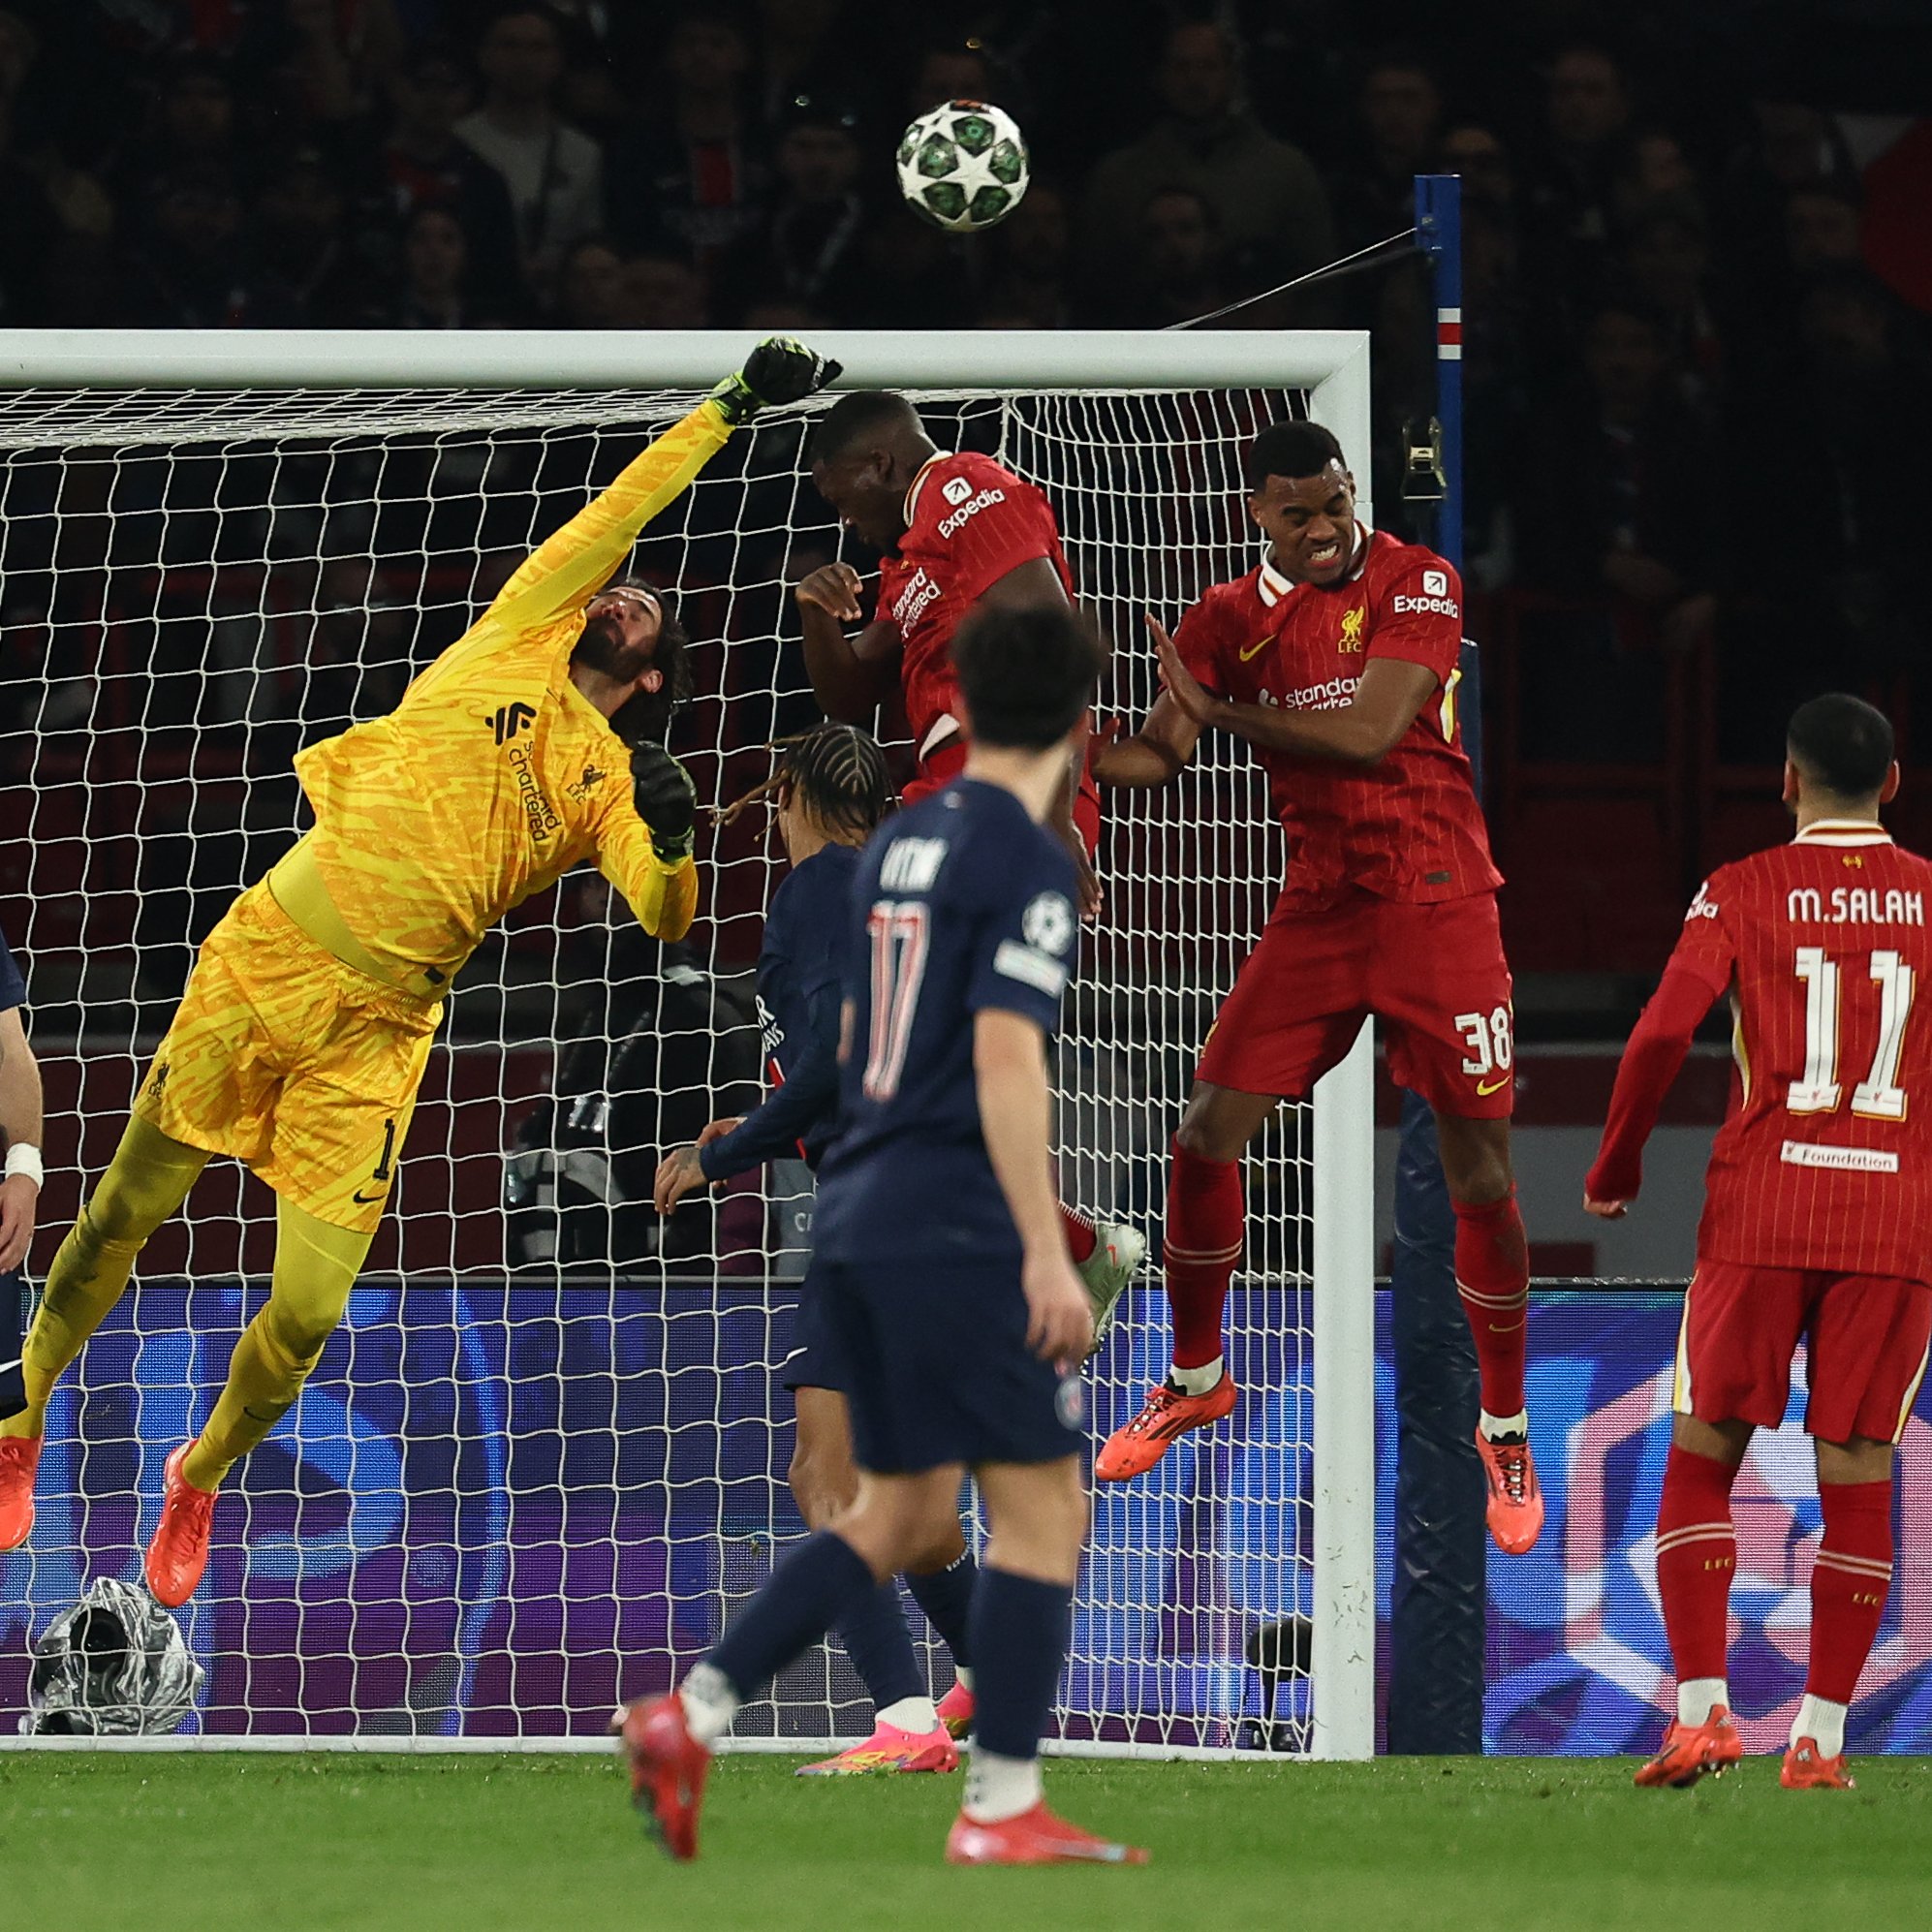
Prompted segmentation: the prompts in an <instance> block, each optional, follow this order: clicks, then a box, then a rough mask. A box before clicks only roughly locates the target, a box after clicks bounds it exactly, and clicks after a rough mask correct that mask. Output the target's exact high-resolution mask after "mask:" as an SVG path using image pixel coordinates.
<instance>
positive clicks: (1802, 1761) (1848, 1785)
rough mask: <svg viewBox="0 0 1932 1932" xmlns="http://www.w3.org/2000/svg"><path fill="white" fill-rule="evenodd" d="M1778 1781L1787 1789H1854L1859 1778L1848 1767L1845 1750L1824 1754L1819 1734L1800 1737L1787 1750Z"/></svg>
mask: <svg viewBox="0 0 1932 1932" xmlns="http://www.w3.org/2000/svg"><path fill="white" fill-rule="evenodd" d="M1778 1782H1779V1784H1781V1785H1783V1786H1784V1788H1785V1789H1786V1791H1788V1792H1855V1791H1856V1790H1857V1789H1858V1781H1857V1779H1856V1778H1854V1776H1853V1775H1852V1774H1851V1772H1850V1771H1848V1770H1847V1769H1846V1768H1845V1754H1844V1752H1842V1751H1841V1752H1840V1753H1839V1754H1838V1756H1837V1757H1835V1758H1826V1757H1824V1756H1823V1755H1822V1754H1821V1753H1820V1751H1819V1748H1818V1741H1817V1739H1816V1738H1811V1737H1800V1738H1799V1739H1798V1741H1797V1742H1796V1743H1795V1744H1793V1745H1792V1747H1791V1749H1790V1750H1789V1751H1787V1752H1786V1753H1785V1768H1784V1769H1783V1770H1782V1771H1780V1772H1779V1773H1778Z"/></svg>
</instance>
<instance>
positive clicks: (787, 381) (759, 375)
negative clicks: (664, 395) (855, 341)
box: [711, 335, 844, 424]
mask: <svg viewBox="0 0 1932 1932" xmlns="http://www.w3.org/2000/svg"><path fill="white" fill-rule="evenodd" d="M843 367H844V365H843V364H842V363H839V362H834V361H832V360H831V359H830V358H827V357H825V356H821V355H820V354H819V353H818V351H817V350H815V349H808V348H806V347H805V345H804V344H803V343H802V342H800V341H798V340H797V339H796V337H795V336H791V335H772V336H767V337H766V338H765V340H764V341H763V342H761V343H760V344H759V345H758V347H757V348H756V349H754V350H753V351H752V352H751V354H750V355H749V356H747V357H746V358H745V365H744V367H743V368H742V369H740V370H739V371H738V372H737V374H736V375H734V376H727V377H726V378H725V380H724V381H723V382H722V383H720V384H719V385H718V387H717V388H716V389H715V390H712V391H711V400H712V401H713V402H715V403H716V404H717V405H718V407H719V409H721V410H722V411H723V412H724V416H725V421H727V422H730V423H732V424H737V423H741V422H749V421H751V419H752V418H753V417H754V416H756V415H757V414H758V412H759V411H760V410H761V409H770V408H772V407H774V406H775V405H777V404H781V403H788V402H803V401H804V399H805V398H806V397H807V396H808V395H816V394H817V393H818V392H819V390H822V389H824V388H825V386H826V384H827V383H830V382H835V381H836V380H837V379H838V377H839V375H840V373H841V372H842V370H843Z"/></svg>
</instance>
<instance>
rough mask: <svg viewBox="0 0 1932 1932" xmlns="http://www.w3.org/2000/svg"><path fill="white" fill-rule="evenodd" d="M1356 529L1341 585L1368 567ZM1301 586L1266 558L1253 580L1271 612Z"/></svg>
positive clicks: (1363, 523) (1360, 521) (1362, 524)
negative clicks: (1353, 549)
mask: <svg viewBox="0 0 1932 1932" xmlns="http://www.w3.org/2000/svg"><path fill="white" fill-rule="evenodd" d="M933 460H934V461H935V462H937V461H938V460H939V459H938V458H937V457H934V459H933ZM920 474H921V475H923V474H924V472H923V471H921V472H920ZM913 487H914V488H915V489H917V488H918V487H919V483H918V481H917V479H915V481H914V483H913ZM906 500H907V502H908V504H910V503H911V501H912V499H911V498H910V497H908V498H907V499H906ZM909 520H910V519H909ZM1356 529H1357V530H1359V531H1360V532H1361V542H1360V543H1359V544H1358V545H1356V560H1355V562H1354V563H1353V564H1352V565H1350V567H1349V574H1348V576H1345V577H1343V578H1342V582H1343V583H1353V582H1355V580H1356V577H1358V576H1361V574H1362V572H1363V571H1364V570H1365V569H1366V568H1367V566H1368V546H1369V545H1371V544H1372V543H1374V542H1375V532H1374V531H1373V530H1372V529H1371V528H1370V527H1369V522H1368V518H1367V517H1365V516H1357V517H1356ZM1300 588H1301V586H1300V585H1299V584H1298V583H1296V582H1295V581H1294V579H1293V577H1287V576H1282V574H1281V573H1280V571H1278V570H1276V569H1275V567H1274V565H1273V564H1271V563H1269V561H1268V560H1267V558H1265V557H1263V558H1262V567H1261V570H1260V572H1259V573H1258V574H1257V576H1256V578H1255V589H1256V591H1257V592H1258V593H1259V595H1260V597H1261V600H1262V606H1263V608H1266V609H1269V610H1272V609H1273V608H1275V606H1276V605H1277V604H1279V603H1280V602H1281V600H1282V599H1283V598H1284V597H1286V596H1287V595H1288V593H1289V592H1290V591H1291V590H1299V589H1300Z"/></svg>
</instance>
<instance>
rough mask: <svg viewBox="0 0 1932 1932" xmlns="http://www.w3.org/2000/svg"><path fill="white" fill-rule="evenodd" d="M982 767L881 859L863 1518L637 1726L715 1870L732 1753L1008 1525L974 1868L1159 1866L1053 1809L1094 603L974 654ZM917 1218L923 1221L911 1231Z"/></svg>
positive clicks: (1078, 1291) (864, 1216)
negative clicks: (820, 1651) (748, 1708)
mask: <svg viewBox="0 0 1932 1932" xmlns="http://www.w3.org/2000/svg"><path fill="white" fill-rule="evenodd" d="M953 658H954V663H955V665H956V667H957V670H958V674H959V691H960V698H961V701H963V703H964V704H965V706H966V710H967V722H968V743H969V749H968V751H967V754H966V763H965V769H964V772H963V773H962V775H961V776H960V777H959V778H957V779H955V780H954V781H953V782H952V783H950V784H949V785H947V786H945V787H944V788H942V789H941V790H940V791H938V792H936V793H934V794H933V795H931V796H930V797H927V798H924V799H921V800H920V801H919V803H918V804H915V805H911V806H908V807H907V808H906V809H905V810H904V811H903V812H901V813H900V814H899V815H898V817H897V818H895V819H893V820H890V821H889V822H888V824H887V825H886V826H884V827H883V828H882V829H881V830H880V831H879V832H878V833H877V834H876V835H875V836H874V837H873V839H872V841H871V843H870V844H869V845H868V846H867V847H866V849H865V853H864V855H863V857H861V859H860V861H859V865H858V873H857V879H856V880H855V882H854V887H853V898H852V914H851V919H852V924H851V927H850V929H849V939H848V943H849V947H850V950H849V953H848V956H847V963H846V971H845V1001H844V1009H843V1021H844V1025H843V1045H842V1048H841V1070H840V1077H841V1097H842V1101H843V1112H842V1115H841V1120H842V1127H841V1131H840V1135H839V1137H838V1139H837V1140H836V1141H835V1142H834V1144H833V1146H832V1148H831V1151H830V1152H829V1153H828V1154H827V1155H826V1160H825V1164H824V1166H823V1168H822V1169H820V1181H819V1197H818V1207H817V1212H816V1216H815V1220H814V1227H813V1247H812V1261H811V1268H810V1272H809V1276H808V1283H809V1286H808V1291H807V1292H808V1293H810V1294H811V1295H812V1296H813V1297H814V1298H815V1300H816V1304H817V1307H818V1310H819V1314H820V1327H821V1340H822V1342H823V1344H824V1345H825V1347H826V1349H827V1350H828V1351H829V1353H830V1354H831V1355H833V1356H835V1357H836V1358H837V1361H838V1364H839V1372H840V1375H841V1379H842V1382H843V1386H844V1387H845V1389H846V1394H847V1401H848V1403H849V1405H850V1412H851V1418H852V1438H853V1448H854V1451H855V1455H856V1459H857V1464H858V1468H859V1471H860V1483H859V1490H858V1496H857V1501H856V1502H855V1503H854V1504H853V1506H852V1508H851V1509H850V1510H849V1511H846V1512H845V1513H844V1514H843V1515H841V1516H840V1517H839V1518H838V1519H837V1520H836V1522H835V1523H834V1524H833V1525H832V1526H831V1527H829V1528H827V1529H823V1530H821V1531H819V1532H818V1534H817V1535H815V1536H814V1537H812V1538H811V1540H810V1541H809V1542H806V1543H805V1544H804V1546H803V1547H802V1548H800V1549H799V1550H798V1551H797V1552H796V1553H795V1555H793V1556H792V1557H790V1558H789V1559H788V1560H787V1561H786V1562H785V1563H784V1564H783V1565H782V1566H781V1567H780V1568H779V1569H778V1570H777V1571H776V1572H774V1574H773V1575H772V1577H771V1580H770V1581H769V1582H768V1583H767V1584H766V1585H765V1587H764V1588H763V1590H761V1591H760V1592H759V1594H758V1596H757V1597H756V1598H755V1599H754V1600H753V1602H752V1603H751V1604H750V1605H748V1606H747V1608H746V1609H745V1611H744V1613H743V1615H742V1616H740V1617H738V1618H736V1619H735V1620H734V1621H733V1622H732V1625H731V1627H730V1628H729V1629H728V1630H727V1631H726V1633H725V1635H724V1637H723V1639H722V1640H721V1641H720V1642H719V1644H718V1645H717V1647H716V1648H715V1649H714V1650H713V1651H712V1652H711V1654H710V1655H709V1656H708V1657H707V1658H705V1660H704V1661H703V1662H702V1663H701V1664H700V1665H699V1666H698V1667H697V1668H696V1669H694V1670H693V1671H692V1672H691V1674H690V1675H689V1676H688V1677H687V1678H686V1679H685V1681H684V1683H683V1685H682V1686H681V1687H680V1689H679V1690H678V1691H677V1692H676V1693H675V1694H674V1695H672V1696H670V1697H668V1698H657V1699H654V1700H652V1701H649V1702H639V1703H637V1704H634V1705H632V1706H631V1708H630V1709H629V1710H628V1711H627V1712H626V1713H625V1715H624V1718H623V1720H622V1725H621V1729H622V1735H623V1741H624V1746H625V1750H626V1752H627V1754H628V1756H629V1758H630V1761H631V1772H632V1790H633V1792H634V1794H635V1796H636V1799H637V1802H638V1804H639V1807H640V1808H641V1809H643V1810H644V1811H645V1812H646V1813H647V1814H649V1815H650V1817H651V1818H652V1819H653V1821H654V1823H655V1825H656V1828H657V1830H658V1832H659V1833H660V1835H661V1836H662V1838H663V1839H664V1842H665V1845H666V1847H667V1849H668V1850H669V1851H670V1853H671V1854H672V1855H673V1856H676V1857H681V1858H689V1857H693V1856H695V1855H696V1854H697V1849H698V1814H699V1807H700V1804H701V1799H702V1795H703V1788H704V1778H705V1773H706V1771H707V1770H708V1768H709V1765H710V1759H711V1746H712V1744H713V1743H714V1742H715V1741H716V1740H717V1738H718V1737H720V1736H721V1735H722V1734H723V1733H724V1731H725V1730H726V1729H727V1728H728V1727H729V1726H730V1724H731V1722H732V1716H733V1714H734V1713H735V1712H736V1710H737V1708H738V1706H739V1705H740V1704H741V1703H742V1702H743V1701H744V1700H745V1699H746V1698H749V1697H751V1696H753V1695H754V1694H755V1693H756V1692H757V1690H758V1689H759V1687H760V1686H761V1685H763V1683H765V1682H766V1681H767V1680H768V1679H769V1678H770V1677H771V1676H773V1675H774V1674H775V1673H776V1672H777V1671H779V1670H781V1669H783V1668H784V1667H785V1666H786V1665H787V1664H789V1663H790V1662H791V1661H792V1660H793V1659H794V1658H795V1657H797V1656H798V1655H799V1654H800V1653H801V1652H802V1651H803V1650H804V1649H805V1648H806V1647H807V1645H809V1644H811V1643H814V1642H816V1641H817V1640H818V1639H819V1638H820V1637H821V1636H824V1635H825V1633H826V1631H827V1630H829V1629H830V1628H831V1627H832V1626H833V1625H834V1624H835V1623H837V1622H838V1621H839V1619H840V1618H841V1617H843V1616H844V1615H845V1614H846V1613H847V1612H848V1610H849V1609H850V1608H851V1606H852V1605H855V1604H857V1603H858V1602H860V1601H861V1600H862V1599H863V1598H864V1597H865V1596H866V1595H867V1594H868V1593H869V1592H871V1591H872V1590H873V1589H875V1588H876V1587H877V1585H878V1584H880V1583H882V1582H884V1581H885V1580H886V1578H887V1577H888V1576H890V1575H891V1574H893V1573H894V1572H895V1571H899V1570H905V1569H914V1568H917V1567H918V1566H919V1559H920V1558H921V1556H922V1555H923V1554H924V1553H925V1552H926V1551H927V1550H928V1549H929V1548H932V1547H934V1546H944V1545H946V1544H947V1543H948V1542H950V1541H951V1540H953V1539H956V1538H957V1535H958V1526H957V1520H956V1510H957V1504H958V1496H959V1483H960V1479H961V1477H962V1476H964V1475H965V1474H966V1472H967V1471H968V1470H970V1471H971V1472H972V1473H973V1476H974V1478H975V1480H977V1481H978V1483H979V1486H980V1494H981V1498H982V1502H983V1503H984V1505H985V1509H986V1513H987V1517H988V1520H989V1523H990V1535H989V1537H988V1539H987V1543H986V1549H985V1559H984V1563H983V1565H982V1569H981V1572H980V1579H979V1582H978V1585H977V1586H976V1589H975V1592H974V1598H973V1605H972V1611H971V1615H970V1620H969V1628H970V1648H971V1652H972V1658H973V1672H974V1685H973V1688H974V1695H975V1698H976V1700H977V1708H976V1710H975V1714H974V1736H975V1742H974V1750H973V1760H972V1765H971V1768H970V1770H969V1771H968V1773H967V1782H966V1797H965V1805H964V1808H963V1809H962V1811H961V1812H960V1815H959V1817H958V1819H957V1820H956V1822H955V1823H954V1824H953V1827H952V1831H951V1834H950V1837H949V1838H948V1840H947V1848H946V1851H947V1856H948V1857H949V1858H950V1859H951V1860H953V1861H954V1862H955V1863H962V1864H1049V1863H1059V1862H1062V1861H1080V1862H1093V1861H1100V1862H1106V1863H1138V1862H1140V1860H1141V1859H1142V1858H1143V1857H1144V1855H1145V1854H1142V1853H1139V1852H1137V1851H1136V1850H1134V1849H1133V1848H1132V1847H1129V1846H1125V1845H1117V1844H1111V1843H1108V1842H1107V1841H1106V1840H1104V1839H1098V1838H1093V1837H1090V1836H1089V1835H1088V1834H1087V1833H1085V1832H1082V1831H1077V1830H1075V1828H1074V1827H1073V1826H1071V1825H1068V1824H1065V1823H1062V1822H1061V1821H1060V1820H1059V1819H1057V1818H1055V1817H1054V1816H1053V1814H1052V1813H1051V1812H1049V1811H1048V1810H1047V1809H1046V1807H1045V1804H1044V1802H1043V1800H1042V1796H1041V1781H1040V1761H1039V1752H1040V1738H1041V1733H1042V1732H1043V1731H1044V1729H1045V1728H1046V1721H1047V1716H1048V1713H1049V1711H1050V1709H1051V1706H1052V1698H1053V1687H1054V1685H1055V1684H1056V1683H1057V1681H1058V1679H1059V1675H1060V1671H1061V1668H1062V1667H1063V1666H1064V1664H1065V1662H1066V1651H1067V1635H1068V1622H1069V1616H1070V1612H1071V1610H1072V1606H1073V1596H1074V1582H1075V1576H1076V1575H1077V1574H1078V1570H1079V1563H1080V1550H1081V1546H1082V1544H1083V1543H1084V1542H1085V1539H1086V1530H1087V1504H1086V1496H1085V1494H1084V1491H1083V1488H1082V1485H1081V1480H1080V1463H1079V1449H1080V1445H1081V1439H1082V1419H1083V1418H1082V1403H1081V1390H1080V1384H1079V1381H1078V1379H1077V1377H1076V1376H1075V1373H1074V1372H1073V1371H1074V1367H1075V1363H1077V1361H1078V1360H1079V1358H1080V1356H1081V1355H1082V1354H1083V1352H1084V1351H1085V1349H1086V1346H1087V1342H1088V1339H1089V1337H1090V1335H1091V1333H1092V1319H1093V1318H1092V1313H1091V1310H1090V1307H1089V1304H1088V1300H1087V1294H1086V1291H1085V1289H1084V1288H1083V1287H1082V1285H1081V1282H1080V1279H1079V1277H1078V1276H1077V1275H1076V1274H1075V1271H1074V1264H1073V1259H1072V1256H1071V1254H1070V1253H1069V1250H1068V1247H1067V1237H1066V1233H1065V1231H1064V1229H1063V1227H1062V1224H1061V1219H1060V1213H1059V1208H1058V1204H1057V1202H1056V1200H1055V1198H1054V1188H1053V1166H1052V1155H1051V1149H1050V1144H1049V1142H1050V1135H1049V1128H1050V1122H1051V1117H1052V1096H1051V1093H1050V1091H1049V1089H1048V1086H1047V1080H1046V1047H1047V1043H1048V1041H1049V1040H1050V1039H1051V1037H1052V1034H1053V1031H1054V1029H1055V1027H1056V1026H1057V1024H1058V1021H1059V1013H1060V998H1061V994H1062V992H1063V991H1064V990H1065V987H1066V984H1067V982H1068V979H1069V977H1070V976H1071V973H1072V970H1073V953H1074V946H1075V939H1076V936H1077V934H1078V930H1079V921H1078V919H1076V918H1075V900H1074V891H1075V872H1074V862H1073V859H1072V857H1071V856H1070V855H1069V854H1068V852H1067V850H1066V848H1065V846H1064V845H1063V844H1062V843H1061V842H1060V841H1059V840H1057V839H1055V838H1053V837H1052V836H1051V835H1050V834H1049V833H1048V832H1047V831H1046V830H1045V829H1044V820H1045V819H1046V817H1047V813H1048V810H1049V807H1050V805H1051V803H1052V800H1053V796H1054V794H1055V792H1056V791H1057V790H1058V789H1059V787H1060V784H1061V781H1062V778H1063V776H1064V774H1065V771H1066V764H1067V759H1068V757H1069V756H1070V754H1071V753H1072V752H1074V751H1075V749H1076V748H1077V746H1078V744H1079V742H1080V738H1081V735H1082V733H1083V732H1084V730H1085V723H1084V719H1085V712H1086V709H1087V706H1088V705H1089V703H1091V701H1092V699H1093V691H1094V684H1095V680H1096V679H1097V677H1098V675H1099V673H1100V670H1101V666H1102V663H1103V659H1104V653H1103V651H1102V648H1101V645H1100V642H1099V639H1097V638H1096V637H1095V635H1094V633H1093V631H1092V630H1091V629H1090V628H1089V627H1088V626H1087V625H1086V624H1085V623H1084V622H1083V621H1082V620H1081V619H1079V618H1078V617H1076V616H1075V614H1074V613H1073V612H1072V611H1069V610H1065V609H1058V610H1055V609H1028V610H998V609H994V610H984V611H981V612H978V613H976V614H975V615H974V616H973V617H972V619H971V620H970V621H969V622H968V623H966V624H965V625H963V626H962V627H961V629H960V631H959V635H958V637H957V639H956V640H955V642H954V646H953ZM914 1202H917V1203H918V1204H919V1211H918V1212H917V1213H912V1212H909V1211H908V1206H909V1203H914Z"/></svg>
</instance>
